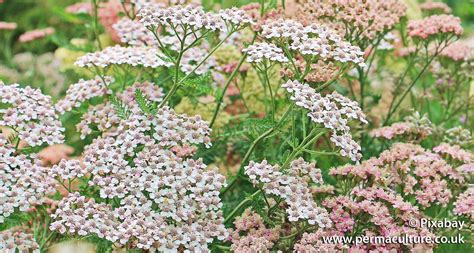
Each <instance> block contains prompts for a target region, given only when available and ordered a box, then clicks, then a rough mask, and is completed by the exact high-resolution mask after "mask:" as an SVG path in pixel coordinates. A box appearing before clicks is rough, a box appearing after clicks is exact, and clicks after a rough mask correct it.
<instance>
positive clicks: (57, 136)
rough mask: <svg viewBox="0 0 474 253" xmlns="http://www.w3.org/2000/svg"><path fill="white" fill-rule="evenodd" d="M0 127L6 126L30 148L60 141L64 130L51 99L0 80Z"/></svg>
mask: <svg viewBox="0 0 474 253" xmlns="http://www.w3.org/2000/svg"><path fill="white" fill-rule="evenodd" d="M0 103H2V104H6V105H7V106H8V107H7V108H6V109H0V118H1V120H0V126H5V127H10V128H12V129H14V130H15V132H16V133H18V137H19V138H20V139H21V140H24V141H26V142H27V143H28V145H30V146H40V145H43V144H44V143H47V144H49V145H53V144H58V143H62V142H63V141H64V135H63V132H64V128H63V127H62V125H61V122H60V121H59V118H58V115H56V113H55V111H54V109H53V108H54V107H53V106H52V102H51V97H50V96H46V95H44V94H43V93H41V91H40V90H39V89H33V88H31V87H25V88H21V87H20V85H19V84H12V85H5V84H4V83H3V82H1V81H0Z"/></svg>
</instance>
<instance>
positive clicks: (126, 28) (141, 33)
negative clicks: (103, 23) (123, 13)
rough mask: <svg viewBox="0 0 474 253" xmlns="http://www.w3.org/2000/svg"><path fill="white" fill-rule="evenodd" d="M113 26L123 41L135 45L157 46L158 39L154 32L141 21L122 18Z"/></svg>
mask: <svg viewBox="0 0 474 253" xmlns="http://www.w3.org/2000/svg"><path fill="white" fill-rule="evenodd" d="M112 27H113V28H114V30H115V31H116V32H117V35H118V36H119V38H120V41H121V42H122V43H126V44H128V45H130V46H134V47H142V46H152V47H157V46H158V41H157V40H156V38H155V36H154V35H153V33H152V32H151V31H150V30H148V29H146V27H145V26H144V25H143V24H142V23H141V22H139V21H135V20H131V19H129V18H122V19H120V20H119V21H118V22H117V23H115V24H113V25H112Z"/></svg>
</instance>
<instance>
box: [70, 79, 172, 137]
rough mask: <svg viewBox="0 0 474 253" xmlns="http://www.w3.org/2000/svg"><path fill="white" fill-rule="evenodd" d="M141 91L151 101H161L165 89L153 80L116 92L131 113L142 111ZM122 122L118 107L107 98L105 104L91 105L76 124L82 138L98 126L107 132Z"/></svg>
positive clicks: (119, 100) (119, 99) (101, 130)
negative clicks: (138, 93)
mask: <svg viewBox="0 0 474 253" xmlns="http://www.w3.org/2000/svg"><path fill="white" fill-rule="evenodd" d="M137 91H140V92H141V95H142V96H143V97H144V98H145V99H147V100H149V101H150V102H161V101H162V99H163V95H164V94H163V90H162V89H161V87H159V86H158V85H155V84H154V83H152V82H143V83H135V84H133V85H132V86H130V87H128V88H127V89H125V90H124V91H123V92H120V93H116V94H115V96H116V98H117V99H118V102H120V103H122V104H123V105H124V106H125V107H126V108H127V110H128V112H129V113H136V112H139V111H140V106H139V105H138V103H137V100H136V96H135V95H136V92H137ZM119 123H120V115H119V113H118V112H117V108H116V107H115V106H114V105H113V104H112V103H111V101H110V100H107V101H106V102H105V103H103V104H98V105H94V106H91V107H89V109H88V111H87V112H86V113H85V114H83V115H82V117H81V122H79V124H77V125H76V128H77V130H78V131H79V132H80V134H81V138H85V137H86V136H87V135H89V134H91V133H92V128H94V127H95V128H97V129H98V130H99V131H100V132H106V131H109V130H111V129H115V127H117V126H118V125H119Z"/></svg>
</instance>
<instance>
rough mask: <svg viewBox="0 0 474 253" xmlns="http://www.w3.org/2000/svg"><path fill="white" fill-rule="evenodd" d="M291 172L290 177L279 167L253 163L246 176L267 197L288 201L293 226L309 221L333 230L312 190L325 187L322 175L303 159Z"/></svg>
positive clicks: (293, 166) (248, 166)
mask: <svg viewBox="0 0 474 253" xmlns="http://www.w3.org/2000/svg"><path fill="white" fill-rule="evenodd" d="M289 171H290V173H289V174H284V173H282V172H280V171H279V166H278V165H271V164H269V163H268V162H267V161H266V160H264V161H262V162H261V163H256V162H254V161H251V162H250V163H249V165H247V166H245V174H246V175H247V176H248V177H249V178H250V182H251V183H252V184H254V185H259V186H260V187H261V188H262V189H263V191H264V192H265V194H268V195H274V196H277V197H280V198H282V199H283V200H285V202H286V204H287V205H288V207H287V208H286V213H287V215H288V220H289V221H290V222H296V221H300V220H307V221H308V223H309V224H310V225H318V226H319V227H321V228H326V227H330V226H331V221H330V220H329V219H328V216H327V212H326V210H324V209H322V208H320V207H319V206H318V205H317V204H316V202H315V201H314V199H313V195H312V194H311V191H310V189H309V184H310V183H311V184H320V183H322V179H321V171H320V170H319V169H316V167H315V165H314V164H309V163H307V162H305V161H304V160H303V159H298V160H295V161H293V162H292V163H291V165H290V169H289Z"/></svg>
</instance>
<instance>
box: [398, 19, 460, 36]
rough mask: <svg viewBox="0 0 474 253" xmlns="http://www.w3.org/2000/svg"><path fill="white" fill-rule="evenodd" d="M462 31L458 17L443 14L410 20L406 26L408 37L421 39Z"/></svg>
mask: <svg viewBox="0 0 474 253" xmlns="http://www.w3.org/2000/svg"><path fill="white" fill-rule="evenodd" d="M463 31H464V29H463V28H462V26H461V19H460V18H458V17H455V16H453V15H445V14H442V15H433V16H429V17H427V18H424V19H421V20H411V21H410V22H409V23H408V26H407V32H408V35H409V36H410V37H412V38H415V39H422V40H424V39H428V38H432V37H434V36H461V35H462V34H463Z"/></svg>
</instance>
